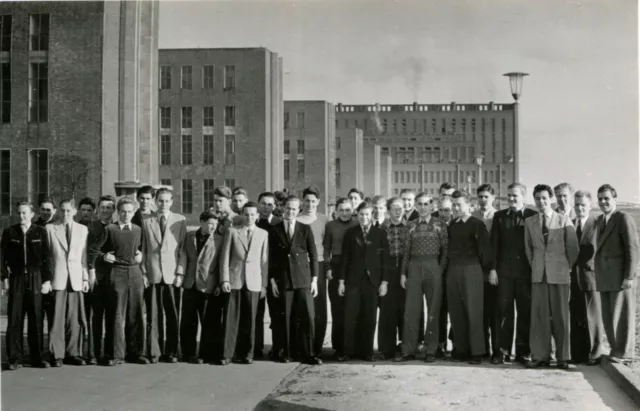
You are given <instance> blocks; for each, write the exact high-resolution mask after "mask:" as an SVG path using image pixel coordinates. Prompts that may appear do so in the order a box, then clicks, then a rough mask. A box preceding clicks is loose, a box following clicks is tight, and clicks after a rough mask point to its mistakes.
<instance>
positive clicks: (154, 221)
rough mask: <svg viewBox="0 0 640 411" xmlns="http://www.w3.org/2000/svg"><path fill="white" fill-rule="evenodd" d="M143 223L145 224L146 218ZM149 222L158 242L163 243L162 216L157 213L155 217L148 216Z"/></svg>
mask: <svg viewBox="0 0 640 411" xmlns="http://www.w3.org/2000/svg"><path fill="white" fill-rule="evenodd" d="M142 224H143V225H144V220H143V223H142ZM147 224H149V225H150V226H151V231H152V232H153V235H154V236H155V237H156V240H157V241H158V244H162V232H161V231H160V216H159V215H157V216H155V217H151V218H148V219H147ZM168 226H169V224H167V227H168ZM196 250H197V248H196Z"/></svg>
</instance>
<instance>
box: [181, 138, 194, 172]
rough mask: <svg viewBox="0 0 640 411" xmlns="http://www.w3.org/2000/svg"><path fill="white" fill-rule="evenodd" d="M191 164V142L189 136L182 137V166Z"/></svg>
mask: <svg viewBox="0 0 640 411" xmlns="http://www.w3.org/2000/svg"><path fill="white" fill-rule="evenodd" d="M191 164H193V140H192V138H191V135H190V134H183V135H182V165H183V166H188V165H191Z"/></svg>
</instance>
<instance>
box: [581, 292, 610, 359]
mask: <svg viewBox="0 0 640 411" xmlns="http://www.w3.org/2000/svg"><path fill="white" fill-rule="evenodd" d="M584 294H585V302H586V305H587V325H588V329H589V341H591V351H590V352H589V359H598V358H600V357H601V356H602V355H603V354H604V351H605V348H604V339H605V335H606V334H605V331H604V322H603V321H602V302H601V299H600V293H599V292H598V291H585V292H584Z"/></svg>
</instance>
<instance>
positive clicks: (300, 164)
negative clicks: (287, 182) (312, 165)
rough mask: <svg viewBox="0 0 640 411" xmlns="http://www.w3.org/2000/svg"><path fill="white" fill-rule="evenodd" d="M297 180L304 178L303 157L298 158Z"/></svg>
mask: <svg viewBox="0 0 640 411" xmlns="http://www.w3.org/2000/svg"><path fill="white" fill-rule="evenodd" d="M298 180H304V159H303V158H301V159H299V160H298Z"/></svg>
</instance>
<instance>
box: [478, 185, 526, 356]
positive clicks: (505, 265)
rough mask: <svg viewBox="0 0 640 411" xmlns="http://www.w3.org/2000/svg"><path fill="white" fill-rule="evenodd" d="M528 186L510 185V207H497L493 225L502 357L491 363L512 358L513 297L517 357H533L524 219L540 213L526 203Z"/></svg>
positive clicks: (492, 280)
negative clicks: (530, 341)
mask: <svg viewBox="0 0 640 411" xmlns="http://www.w3.org/2000/svg"><path fill="white" fill-rule="evenodd" d="M526 194H527V187H526V186H525V185H524V184H521V183H513V184H510V185H509V186H508V187H507V199H508V202H509V208H507V209H506V210H500V211H496V212H495V214H494V215H493V224H492V225H491V250H492V252H493V260H494V262H495V266H496V269H495V270H491V271H490V272H489V283H490V284H493V285H497V287H498V296H497V301H498V308H497V311H498V312H497V316H498V321H499V327H498V328H497V329H496V330H495V331H496V338H495V341H497V343H498V344H499V345H500V348H501V350H502V355H503V356H502V357H500V356H498V357H496V356H494V357H492V363H494V364H502V363H503V362H504V361H511V351H512V345H513V328H514V321H515V318H514V311H513V308H514V301H515V306H516V308H517V310H518V322H517V325H516V361H517V362H519V363H521V364H522V365H526V364H527V363H529V361H530V356H531V349H530V348H529V327H530V324H531V265H530V264H529V260H528V259H527V254H526V252H525V243H524V221H525V220H526V219H527V218H529V217H531V216H533V215H535V214H537V212H536V211H534V210H531V209H529V208H527V207H525V206H524V197H525V195H526Z"/></svg>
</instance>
